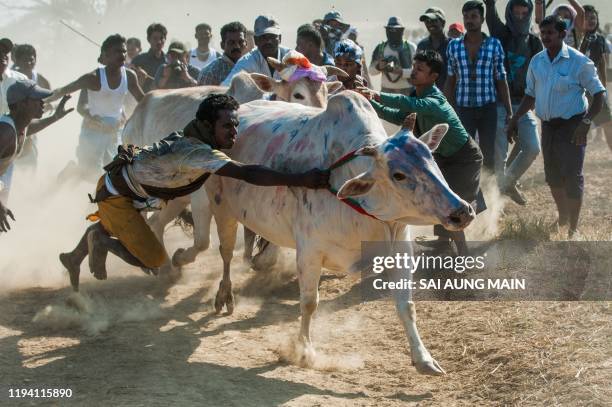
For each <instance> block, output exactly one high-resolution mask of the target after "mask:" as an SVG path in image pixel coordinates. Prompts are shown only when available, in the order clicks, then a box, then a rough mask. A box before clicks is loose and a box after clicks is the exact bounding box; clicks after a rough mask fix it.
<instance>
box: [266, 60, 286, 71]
mask: <svg viewBox="0 0 612 407" xmlns="http://www.w3.org/2000/svg"><path fill="white" fill-rule="evenodd" d="M267 60H268V63H269V64H270V65H272V68H274V70H276V71H278V72H280V71H282V70H283V69H285V68H286V67H287V65H285V64H283V63H282V62H281V61H279V60H278V59H276V58H272V57H268V58H267Z"/></svg>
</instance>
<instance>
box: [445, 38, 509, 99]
mask: <svg viewBox="0 0 612 407" xmlns="http://www.w3.org/2000/svg"><path fill="white" fill-rule="evenodd" d="M483 36H484V39H483V41H482V44H481V45H480V49H479V50H478V57H477V59H476V63H472V62H471V61H470V59H469V56H468V51H467V48H466V46H465V41H464V39H463V38H464V37H461V38H457V39H454V40H452V41H451V42H449V44H448V48H447V49H446V54H447V58H448V76H457V90H456V95H455V96H456V100H457V106H461V107H480V106H484V105H486V104H489V103H495V102H496V101H497V99H496V96H497V95H496V89H495V82H496V81H497V80H500V79H503V80H505V79H506V70H505V68H504V50H503V48H502V46H501V43H500V42H499V40H498V39H497V38H493V37H489V36H488V35H486V34H484V33H483Z"/></svg>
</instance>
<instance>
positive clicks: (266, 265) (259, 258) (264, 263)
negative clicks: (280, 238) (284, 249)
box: [251, 237, 280, 271]
mask: <svg viewBox="0 0 612 407" xmlns="http://www.w3.org/2000/svg"><path fill="white" fill-rule="evenodd" d="M258 246H260V249H259V253H257V254H256V255H255V256H254V257H253V260H252V262H251V263H252V267H253V268H254V269H255V270H258V271H263V270H268V269H270V268H271V267H272V266H274V265H275V264H276V262H277V261H278V255H279V253H280V247H278V246H276V245H275V244H273V243H270V242H268V241H267V240H265V239H264V238H262V237H260V240H259V245H258Z"/></svg>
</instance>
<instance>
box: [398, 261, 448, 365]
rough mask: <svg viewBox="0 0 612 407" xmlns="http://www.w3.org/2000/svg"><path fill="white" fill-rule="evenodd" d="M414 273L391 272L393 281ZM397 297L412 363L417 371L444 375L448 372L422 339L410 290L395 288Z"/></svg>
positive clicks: (403, 271) (401, 270)
mask: <svg viewBox="0 0 612 407" xmlns="http://www.w3.org/2000/svg"><path fill="white" fill-rule="evenodd" d="M411 277H412V275H411V273H410V271H409V270H406V269H399V270H394V271H392V272H391V273H390V279H391V281H398V282H399V281H402V280H401V279H411ZM393 294H394V297H395V308H396V309H397V314H398V315H399V318H400V321H402V325H403V326H404V330H405V331H406V336H407V337H408V342H409V344H410V354H411V357H412V364H413V365H414V367H415V368H416V370H417V372H419V373H421V374H426V375H442V374H445V373H446V372H445V371H444V369H442V368H441V367H440V365H439V364H438V362H436V360H435V359H434V358H433V357H432V356H431V354H430V353H429V351H428V350H427V348H426V347H425V344H424V343H423V341H422V340H421V337H420V335H419V331H418V329H417V326H416V308H415V305H414V302H413V301H412V294H411V292H410V290H408V289H406V290H393Z"/></svg>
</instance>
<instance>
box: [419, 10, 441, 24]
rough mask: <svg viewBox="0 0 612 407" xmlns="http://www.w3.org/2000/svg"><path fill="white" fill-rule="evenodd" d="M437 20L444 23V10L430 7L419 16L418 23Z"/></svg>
mask: <svg viewBox="0 0 612 407" xmlns="http://www.w3.org/2000/svg"><path fill="white" fill-rule="evenodd" d="M437 19H440V20H442V21H446V15H445V14H444V10H442V9H441V8H440V7H430V8H428V9H427V10H425V13H423V14H421V17H419V21H425V20H437Z"/></svg>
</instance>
